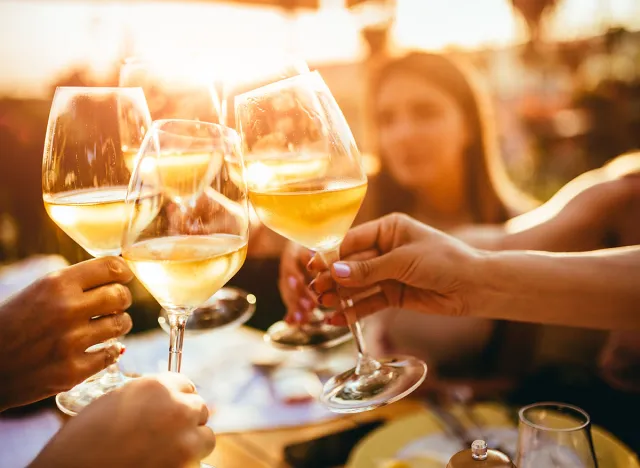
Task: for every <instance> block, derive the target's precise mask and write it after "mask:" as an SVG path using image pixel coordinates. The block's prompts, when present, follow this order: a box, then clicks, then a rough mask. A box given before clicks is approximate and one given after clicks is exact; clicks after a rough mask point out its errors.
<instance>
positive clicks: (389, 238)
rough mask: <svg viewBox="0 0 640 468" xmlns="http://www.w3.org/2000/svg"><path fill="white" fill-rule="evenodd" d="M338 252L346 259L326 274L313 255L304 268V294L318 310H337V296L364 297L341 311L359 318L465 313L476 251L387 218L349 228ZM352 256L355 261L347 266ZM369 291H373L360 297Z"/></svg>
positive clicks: (334, 320)
mask: <svg viewBox="0 0 640 468" xmlns="http://www.w3.org/2000/svg"><path fill="white" fill-rule="evenodd" d="M372 252H377V254H376V255H372V254H371V253H372ZM340 253H341V257H343V258H347V260H346V261H340V262H336V263H334V264H333V265H332V267H331V269H330V271H325V270H326V267H325V266H324V264H323V262H322V260H321V259H320V258H319V257H318V256H315V257H314V258H313V260H312V261H311V262H310V264H309V268H310V270H311V271H313V272H316V273H317V274H318V276H317V277H316V279H315V280H314V281H313V282H312V283H311V285H310V289H311V290H312V291H313V292H315V293H316V294H317V301H318V303H319V304H321V305H323V306H326V307H335V308H338V307H342V306H341V303H342V301H341V300H340V296H345V295H348V296H349V297H352V298H355V297H359V296H361V297H362V296H363V295H365V296H366V297H363V298H362V299H360V300H357V301H355V302H354V304H353V306H351V307H346V308H344V309H342V312H344V313H347V314H350V313H353V314H355V315H356V316H357V317H358V318H360V317H364V316H366V315H369V314H372V313H374V312H377V311H379V310H382V309H386V308H388V307H394V308H405V309H411V310H417V311H422V312H426V313H433V314H442V315H454V316H459V315H467V314H468V311H469V305H468V304H469V300H470V297H471V296H472V295H473V293H474V291H473V281H472V278H473V269H474V265H475V263H474V260H475V259H477V258H478V257H480V251H477V250H474V249H473V248H471V247H470V246H468V245H466V244H464V243H463V242H461V241H459V240H457V239H455V238H453V237H451V236H449V235H447V234H444V233H443V232H440V231H438V230H436V229H433V228H430V227H428V226H426V225H424V224H422V223H419V222H418V221H416V220H414V219H412V218H410V217H409V216H406V215H403V214H392V215H388V216H384V217H382V218H380V219H377V220H375V221H371V222H369V223H365V224H362V225H360V226H357V227H355V228H353V229H352V230H351V231H349V232H348V233H347V235H346V237H345V239H344V241H343V243H342V246H341V252H340ZM354 256H355V257H354ZM358 256H361V258H359V259H358V260H353V261H349V258H350V257H351V258H357V257H358ZM337 287H340V290H341V291H340V294H338V291H337ZM372 287H378V291H377V292H375V293H373V294H370V295H366V292H367V291H370V290H371V288H372ZM329 323H331V324H332V325H345V324H346V317H345V316H344V314H342V313H339V314H335V315H334V316H333V317H331V318H330V319H329Z"/></svg>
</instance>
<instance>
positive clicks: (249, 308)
mask: <svg viewBox="0 0 640 468" xmlns="http://www.w3.org/2000/svg"><path fill="white" fill-rule="evenodd" d="M177 68H178V69H173V70H168V69H166V67H165V68H161V67H160V66H159V65H158V64H154V63H153V62H150V61H148V60H145V59H143V58H139V57H130V58H127V59H126V60H125V61H124V63H123V64H122V66H121V68H120V78H119V79H120V86H140V87H142V89H143V90H144V92H145V94H146V95H147V98H148V99H149V107H150V110H151V115H152V116H153V118H154V120H159V119H169V118H172V119H175V118H178V119H194V120H204V121H211V122H216V123H220V124H222V125H226V101H225V97H224V91H225V87H224V81H223V80H222V79H220V77H214V76H210V74H209V73H208V72H206V70H204V68H203V67H202V66H199V62H197V61H189V62H185V64H184V66H183V67H177ZM138 150H139V146H138V147H132V148H128V151H126V152H127V154H128V155H129V156H128V164H129V165H130V167H131V168H133V166H134V164H135V158H136V156H137V153H138ZM176 161H177V162H179V161H180V160H179V159H177V160H176ZM132 170H133V169H132ZM255 308H256V297H255V296H254V295H253V294H250V293H248V292H246V291H244V290H242V289H240V288H236V287H229V286H227V287H223V288H221V289H220V290H219V291H217V292H216V293H215V294H214V295H213V296H212V297H211V298H209V300H208V301H207V302H206V303H205V304H203V306H202V307H200V308H198V309H196V310H194V311H193V313H192V314H191V315H190V316H189V320H188V321H187V325H186V333H188V334H199V333H205V332H207V331H211V330H220V329H222V328H232V327H237V326H240V325H242V324H244V323H246V322H247V321H248V320H249V319H250V318H251V317H252V316H253V313H254V312H255ZM158 323H159V325H160V327H161V328H162V329H163V330H164V331H166V332H167V333H169V331H170V326H169V316H168V314H167V311H166V310H165V309H164V308H162V309H161V310H160V314H159V316H158Z"/></svg>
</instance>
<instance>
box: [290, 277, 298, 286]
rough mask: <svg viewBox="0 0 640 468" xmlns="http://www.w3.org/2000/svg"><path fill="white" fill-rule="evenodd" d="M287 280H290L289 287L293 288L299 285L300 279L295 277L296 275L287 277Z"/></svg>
mask: <svg viewBox="0 0 640 468" xmlns="http://www.w3.org/2000/svg"><path fill="white" fill-rule="evenodd" d="M287 281H288V282H289V287H290V288H291V289H295V288H297V287H298V280H297V279H295V277H293V276H289V278H287Z"/></svg>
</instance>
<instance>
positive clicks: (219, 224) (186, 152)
mask: <svg viewBox="0 0 640 468" xmlns="http://www.w3.org/2000/svg"><path fill="white" fill-rule="evenodd" d="M237 158H241V155H240V145H239V138H238V136H237V134H236V133H235V132H234V131H233V130H232V129H229V128H227V127H224V126H221V125H217V124H210V123H204V122H198V121H192V120H159V121H156V122H154V123H153V125H152V127H151V129H150V130H149V132H148V133H147V135H146V137H145V140H144V142H143V143H142V146H141V149H140V153H139V156H138V158H137V163H136V168H135V170H134V173H133V175H132V177H131V183H130V185H129V190H128V194H127V204H128V205H129V206H130V210H129V221H128V224H127V227H126V229H125V233H124V236H123V241H122V246H123V248H122V256H123V258H124V259H125V260H126V261H127V263H128V264H129V265H130V267H131V269H132V270H133V272H134V274H135V275H136V277H137V278H138V279H139V280H140V282H141V283H142V284H143V285H144V286H145V287H146V288H147V290H148V291H149V292H150V293H151V295H152V296H153V297H154V298H155V299H156V300H157V301H158V302H159V303H160V305H161V306H162V307H163V308H164V310H166V311H167V314H168V321H169V325H170V343H169V370H170V371H172V372H180V365H181V360H182V345H183V340H184V331H185V325H186V322H187V319H188V318H189V316H190V314H192V313H193V311H194V310H196V309H198V308H199V307H200V306H202V305H203V304H204V303H206V302H207V301H208V300H209V299H210V298H211V297H212V296H213V295H214V294H215V293H216V292H217V291H218V290H219V289H220V288H222V286H224V284H225V283H226V282H227V281H229V280H230V279H231V278H232V277H233V276H234V275H235V274H236V272H237V271H238V270H239V269H240V267H241V266H242V264H243V263H244V260H245V257H246V253H247V241H248V236H249V212H248V202H247V193H246V187H245V184H244V178H241V179H240V180H237V179H234V178H231V177H229V163H228V161H230V160H235V159H237ZM145 194H152V195H151V199H152V200H153V202H152V206H153V210H151V211H152V212H153V213H154V216H153V219H152V220H151V221H149V220H148V218H147V215H146V214H145V213H146V212H148V211H149V209H148V208H147V207H146V206H144V200H145Z"/></svg>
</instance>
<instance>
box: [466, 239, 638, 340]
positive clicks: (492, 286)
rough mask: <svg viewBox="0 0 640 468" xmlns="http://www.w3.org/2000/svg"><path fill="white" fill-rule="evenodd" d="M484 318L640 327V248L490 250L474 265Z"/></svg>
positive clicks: (477, 305)
mask: <svg viewBox="0 0 640 468" xmlns="http://www.w3.org/2000/svg"><path fill="white" fill-rule="evenodd" d="M472 271H473V277H474V278H475V280H472V281H473V283H474V284H475V287H473V291H474V292H473V293H472V294H471V295H470V307H469V311H470V313H472V314H474V315H475V314H477V315H478V316H482V317H488V318H489V317H490V318H498V319H507V320H516V321H523V322H538V323H544V324H556V325H569V326H578V327H586V328H600V329H612V330H613V329H619V330H629V329H636V330H640V313H639V312H638V307H637V305H638V304H639V303H640V287H638V285H639V284H640V247H638V246H635V247H624V248H618V249H607V250H600V251H594V252H586V253H577V254H552V253H543V252H524V251H514V252H488V253H487V254H486V255H481V256H480V257H479V260H478V262H477V264H476V265H475V266H473V267H472Z"/></svg>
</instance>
